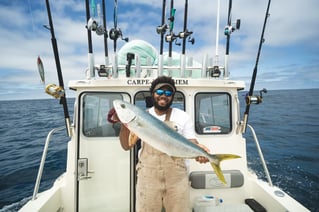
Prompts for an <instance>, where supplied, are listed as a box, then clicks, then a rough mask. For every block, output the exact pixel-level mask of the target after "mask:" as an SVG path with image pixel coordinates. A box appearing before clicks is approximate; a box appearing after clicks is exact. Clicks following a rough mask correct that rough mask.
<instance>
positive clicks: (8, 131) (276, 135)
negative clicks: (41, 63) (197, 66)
mask: <svg viewBox="0 0 319 212" xmlns="http://www.w3.org/2000/svg"><path fill="white" fill-rule="evenodd" d="M240 95H241V96H240V100H241V102H242V103H244V96H245V93H244V92H242V93H240ZM263 96H264V99H263V103H262V104H259V105H252V106H251V108H250V116H249V123H250V125H252V126H253V127H254V129H255V131H256V133H257V136H258V139H259V142H260V146H261V148H262V151H263V153H264V157H265V160H266V162H267V164H268V169H269V172H270V175H271V178H272V181H273V184H274V185H276V186H279V187H281V188H282V189H283V190H284V191H286V192H287V193H288V194H290V195H291V196H292V197H294V198H295V199H297V200H298V201H299V202H301V203H302V204H303V205H305V206H306V207H307V208H308V209H310V210H311V211H319V89H307V90H271V91H268V93H267V94H264V95H263ZM73 104H74V99H68V105H69V110H70V115H72V114H73ZM241 109H242V111H244V105H243V107H242V108H241ZM0 120H1V122H0V165H1V169H0V211H1V212H4V211H6V212H7V211H17V210H18V209H19V208H20V207H21V206H22V205H23V204H25V203H26V201H28V200H29V199H30V198H31V196H32V194H33V189H34V183H35V179H36V176H37V170H38V167H39V164H40V160H41V156H42V150H43V147H44V143H45V139H46V136H47V134H48V132H49V131H50V130H51V129H53V128H56V127H60V126H63V125H64V115H63V109H62V106H61V105H60V104H59V101H58V100H55V99H45V100H19V101H0ZM245 137H247V144H248V146H247V152H248V160H249V167H251V168H252V169H254V170H256V171H257V175H258V176H259V177H260V178H263V179H266V178H265V174H264V172H263V168H262V165H261V163H260V162H259V156H258V153H257V151H256V145H255V143H254V141H253V140H252V139H250V138H251V137H252V136H251V132H250V131H249V129H247V132H246V135H245ZM248 137H250V138H249V139H248ZM68 140H69V138H68V137H67V135H66V131H65V130H63V131H60V132H59V133H57V134H55V135H54V136H53V138H52V140H51V143H50V145H49V151H48V155H47V160H46V164H45V168H44V175H43V177H42V183H41V186H40V191H43V190H45V189H47V188H49V187H51V186H52V184H53V182H54V179H55V178H56V177H58V176H59V175H60V174H61V173H62V172H64V171H65V168H66V164H65V163H64V161H65V159H66V148H67V142H68Z"/></svg>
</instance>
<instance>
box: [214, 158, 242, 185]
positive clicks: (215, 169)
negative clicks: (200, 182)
mask: <svg viewBox="0 0 319 212" xmlns="http://www.w3.org/2000/svg"><path fill="white" fill-rule="evenodd" d="M214 156H215V157H216V158H217V160H218V163H217V164H216V163H214V162H211V163H210V165H211V166H212V167H213V169H214V171H215V173H216V175H217V177H218V178H219V180H220V181H221V182H222V183H223V184H224V185H226V184H227V182H226V180H225V177H224V175H223V171H222V170H221V169H220V166H219V164H220V162H221V161H223V160H230V159H236V158H240V156H238V155H233V154H217V155H214Z"/></svg>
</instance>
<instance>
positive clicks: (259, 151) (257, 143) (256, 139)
mask: <svg viewBox="0 0 319 212" xmlns="http://www.w3.org/2000/svg"><path fill="white" fill-rule="evenodd" d="M247 126H248V127H249V128H250V130H251V132H252V134H253V137H254V140H255V143H256V147H257V151H258V153H259V157H260V160H261V163H262V166H263V168H264V172H265V174H266V177H267V180H268V184H269V186H271V187H272V186H273V184H272V180H271V177H270V174H269V171H268V168H267V164H266V161H265V159H264V155H263V153H262V151H261V148H260V145H259V141H258V138H257V136H256V133H255V130H254V128H253V127H252V126H250V125H249V124H247Z"/></svg>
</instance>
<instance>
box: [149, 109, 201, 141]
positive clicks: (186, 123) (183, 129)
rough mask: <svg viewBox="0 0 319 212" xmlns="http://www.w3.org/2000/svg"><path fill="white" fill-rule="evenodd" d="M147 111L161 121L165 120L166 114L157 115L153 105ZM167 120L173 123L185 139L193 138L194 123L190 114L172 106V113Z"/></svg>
mask: <svg viewBox="0 0 319 212" xmlns="http://www.w3.org/2000/svg"><path fill="white" fill-rule="evenodd" d="M149 113H150V114H151V115H153V116H154V117H156V118H157V119H159V120H161V121H165V117H166V114H163V115H160V116H159V115H157V114H156V113H155V110H154V107H151V108H150V109H149ZM169 121H171V122H173V123H174V126H175V127H176V128H177V132H178V133H180V134H181V135H183V136H184V137H185V138H187V139H195V132H194V125H193V121H192V120H191V118H190V116H189V115H188V114H187V113H186V112H185V111H183V110H181V109H178V108H172V113H171V117H170V119H169Z"/></svg>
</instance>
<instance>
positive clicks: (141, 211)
mask: <svg viewBox="0 0 319 212" xmlns="http://www.w3.org/2000/svg"><path fill="white" fill-rule="evenodd" d="M150 91H151V95H152V100H153V105H154V106H153V107H151V108H150V109H149V110H148V112H149V113H150V114H151V115H153V116H154V117H156V118H158V119H159V120H161V121H169V122H170V123H173V124H174V126H173V127H174V129H176V130H177V132H178V133H180V134H182V135H183V136H184V137H185V138H187V139H189V140H190V142H194V143H196V144H198V142H197V140H196V138H195V133H194V127H193V122H192V120H191V118H190V116H189V115H188V114H187V113H186V112H185V111H183V110H180V109H178V108H171V105H172V102H173V99H174V95H175V92H176V87H175V82H174V80H173V79H172V78H170V77H166V76H160V77H158V78H156V79H155V80H154V81H153V82H152V84H151V87H150ZM109 119H111V121H114V120H118V118H117V116H116V114H114V111H113V113H111V114H110V115H109ZM129 134H130V132H129V130H128V129H127V128H126V127H125V126H124V125H122V127H121V132H120V135H119V136H120V141H121V145H122V147H123V149H125V150H128V149H130V148H131V147H132V146H133V145H134V143H129V140H130V139H129V138H128V137H129ZM158 136H161V135H158ZM133 137H134V136H133ZM131 140H132V138H131ZM133 140H135V141H136V140H137V139H134V138H133ZM198 145H199V144H198ZM199 146H200V147H201V148H203V149H204V150H205V151H208V149H207V148H206V147H205V146H203V145H199ZM196 160H197V161H198V162H200V163H205V162H208V159H207V158H205V157H198V158H196ZM136 170H137V185H136V199H137V201H136V211H137V212H151V211H158V212H160V211H161V210H162V207H164V208H165V210H166V212H187V211H191V209H190V204H189V182H188V173H187V167H186V164H185V160H184V159H182V158H172V157H170V156H168V155H167V154H165V153H163V152H160V151H159V150H157V149H155V148H153V147H152V146H150V145H148V144H147V143H145V142H142V148H141V150H140V155H139V162H138V164H137V166H136Z"/></svg>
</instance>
